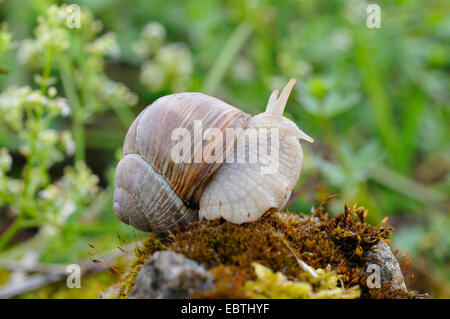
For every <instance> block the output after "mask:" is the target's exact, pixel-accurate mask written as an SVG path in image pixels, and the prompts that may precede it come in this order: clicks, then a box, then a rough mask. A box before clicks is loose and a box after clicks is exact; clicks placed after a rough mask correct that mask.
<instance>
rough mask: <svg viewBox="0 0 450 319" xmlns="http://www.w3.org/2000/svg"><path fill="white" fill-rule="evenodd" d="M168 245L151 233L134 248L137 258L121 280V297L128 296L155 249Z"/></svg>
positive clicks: (163, 248)
mask: <svg viewBox="0 0 450 319" xmlns="http://www.w3.org/2000/svg"><path fill="white" fill-rule="evenodd" d="M165 249H167V247H166V246H165V244H164V243H163V240H162V239H159V238H158V237H157V236H156V235H154V234H150V235H149V236H148V237H147V239H146V240H145V241H144V242H143V243H142V245H141V246H140V245H137V246H136V248H135V249H134V254H135V256H136V258H135V259H134V260H133V261H132V262H131V264H130V265H129V270H128V271H127V272H126V273H125V274H124V276H123V277H122V278H121V281H120V288H119V295H118V297H119V298H128V295H129V294H130V291H131V288H132V287H133V285H134V282H135V281H136V276H137V274H138V273H139V271H140V270H141V268H142V267H143V266H144V263H145V261H146V260H147V258H148V257H150V256H151V255H152V254H153V253H154V252H155V251H158V250H165Z"/></svg>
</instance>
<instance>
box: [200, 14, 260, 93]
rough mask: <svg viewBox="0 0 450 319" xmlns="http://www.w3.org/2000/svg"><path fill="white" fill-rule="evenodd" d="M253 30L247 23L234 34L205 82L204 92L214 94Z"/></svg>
mask: <svg viewBox="0 0 450 319" xmlns="http://www.w3.org/2000/svg"><path fill="white" fill-rule="evenodd" d="M251 32H252V29H251V28H250V26H249V25H248V24H246V23H241V24H240V25H239V26H238V27H237V28H236V29H235V30H234V32H233V34H232V35H231V37H230V38H229V39H228V41H227V43H226V44H225V47H224V48H223V50H222V52H220V54H219V56H218V58H217V60H216V62H215V63H214V65H213V67H212V68H211V70H210V71H209V73H208V75H207V76H206V79H205V82H204V83H203V89H202V91H203V92H206V93H208V94H214V93H215V91H216V90H217V87H218V86H219V84H220V82H222V79H223V77H224V76H225V73H226V71H227V69H228V67H229V66H230V64H231V62H233V60H234V58H235V57H236V55H237V54H238V53H239V51H240V50H241V48H242V47H243V46H244V44H245V42H246V41H247V39H248V37H249V36H250V34H251Z"/></svg>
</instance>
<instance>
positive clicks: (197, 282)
mask: <svg viewBox="0 0 450 319" xmlns="http://www.w3.org/2000/svg"><path fill="white" fill-rule="evenodd" d="M212 288H214V276H213V275H212V274H211V273H210V272H208V271H207V270H206V269H205V267H203V266H202V265H200V264H198V263H197V262H195V261H193V260H191V259H189V258H187V257H185V256H183V255H181V254H178V253H175V252H172V251H166V250H164V251H157V252H155V253H154V254H153V255H152V256H151V257H150V258H148V259H147V261H146V262H145V264H144V266H143V268H142V269H141V271H140V272H139V274H138V276H137V277H136V282H135V284H134V286H133V288H132V290H131V292H130V296H129V298H132V299H166V298H168V299H184V298H187V297H189V296H190V295H191V294H192V293H194V292H197V291H204V290H210V289H212Z"/></svg>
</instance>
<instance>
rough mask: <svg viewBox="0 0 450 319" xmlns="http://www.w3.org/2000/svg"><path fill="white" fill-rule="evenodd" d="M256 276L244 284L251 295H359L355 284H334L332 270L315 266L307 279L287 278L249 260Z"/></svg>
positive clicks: (316, 296) (301, 297) (321, 296)
mask: <svg viewBox="0 0 450 319" xmlns="http://www.w3.org/2000/svg"><path fill="white" fill-rule="evenodd" d="M253 267H254V270H255V274H256V277H257V280H255V281H248V282H246V283H245V285H244V289H245V291H246V292H247V294H248V295H249V296H250V297H252V298H258V299H261V298H275V299H354V298H358V297H359V295H360V290H359V287H358V286H353V287H351V288H349V289H345V288H344V287H338V283H339V280H340V276H339V275H336V272H335V271H330V270H323V269H316V270H315V273H316V274H317V277H316V278H313V277H312V276H308V280H307V281H292V280H288V279H287V278H286V276H284V275H283V274H282V273H281V272H277V273H274V272H273V271H271V270H270V269H269V268H266V267H264V266H262V265H260V264H258V263H253Z"/></svg>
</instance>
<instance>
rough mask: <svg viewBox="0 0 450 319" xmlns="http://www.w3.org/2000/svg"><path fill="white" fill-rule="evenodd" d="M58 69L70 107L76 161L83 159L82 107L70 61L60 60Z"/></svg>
mask: <svg viewBox="0 0 450 319" xmlns="http://www.w3.org/2000/svg"><path fill="white" fill-rule="evenodd" d="M59 71H60V74H61V82H62V85H63V88H64V93H65V95H66V97H67V99H68V100H69V104H70V106H71V108H72V134H73V138H74V140H75V155H74V161H75V163H76V162H78V161H84V160H85V139H84V120H83V109H82V107H81V103H80V99H79V98H78V94H77V89H76V86H75V82H74V81H73V70H72V63H71V62H70V61H68V60H62V61H61V63H60V67H59Z"/></svg>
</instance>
